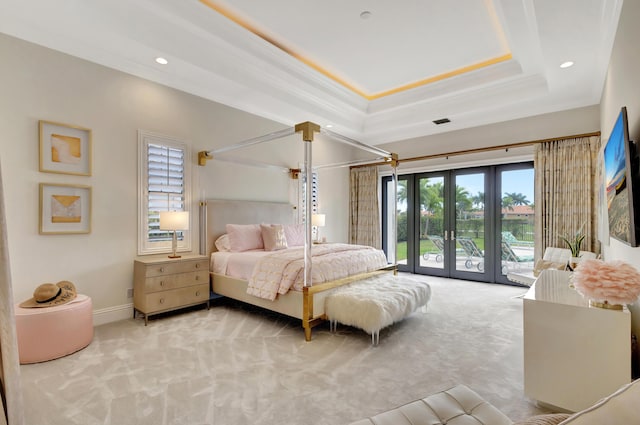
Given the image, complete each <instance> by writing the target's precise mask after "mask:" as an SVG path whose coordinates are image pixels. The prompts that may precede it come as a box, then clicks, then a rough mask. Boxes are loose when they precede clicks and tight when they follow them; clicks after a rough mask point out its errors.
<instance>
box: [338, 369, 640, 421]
mask: <svg viewBox="0 0 640 425" xmlns="http://www.w3.org/2000/svg"><path fill="white" fill-rule="evenodd" d="M438 424H449V425H464V424H485V425H640V379H638V380H635V381H633V382H631V383H629V384H627V385H624V386H623V387H621V388H620V389H618V390H617V391H616V392H614V393H613V394H611V395H609V396H608V397H606V398H603V399H602V400H600V401H598V402H597V403H596V404H594V405H593V406H591V407H589V408H587V409H585V410H583V411H581V412H577V413H574V414H547V415H538V416H533V417H531V418H528V419H525V420H522V421H519V422H515V423H514V422H512V421H511V420H510V419H509V418H508V417H507V416H505V415H504V414H503V413H502V412H500V411H499V410H498V409H497V408H496V407H495V406H493V405H491V404H489V403H488V402H487V401H485V400H484V399H482V397H480V396H479V395H478V394H477V393H476V392H474V391H473V390H471V389H469V388H468V387H466V386H464V385H457V386H455V387H453V388H450V389H448V390H446V391H442V392H439V393H436V394H432V395H430V396H428V397H425V398H423V399H421V400H416V401H413V402H411V403H408V404H405V405H403V406H400V407H397V408H395V409H391V410H388V411H386V412H383V413H380V414H378V415H375V416H372V417H370V418H367V419H361V420H359V421H356V422H352V423H351V424H350V425H438Z"/></svg>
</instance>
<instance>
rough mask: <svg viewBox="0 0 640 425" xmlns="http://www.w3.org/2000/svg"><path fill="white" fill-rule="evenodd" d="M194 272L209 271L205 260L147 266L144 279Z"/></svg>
mask: <svg viewBox="0 0 640 425" xmlns="http://www.w3.org/2000/svg"><path fill="white" fill-rule="evenodd" d="M196 271H205V272H208V271H209V264H208V263H207V260H193V261H186V260H183V261H176V262H171V263H160V264H147V266H146V267H145V273H144V274H145V277H154V276H163V275H171V274H176V273H187V272H196Z"/></svg>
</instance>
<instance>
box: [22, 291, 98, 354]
mask: <svg viewBox="0 0 640 425" xmlns="http://www.w3.org/2000/svg"><path fill="white" fill-rule="evenodd" d="M16 331H17V334H18V353H19V355H20V364H26V363H37V362H44V361H47V360H53V359H57V358H59V357H62V356H66V355H67V354H71V353H75V352H76V351H78V350H80V349H82V348H84V347H86V346H87V345H89V343H90V342H91V340H92V339H93V304H92V303H91V298H89V297H88V296H86V295H82V294H78V295H77V297H76V299H75V300H73V301H71V302H70V303H67V304H63V305H59V306H55V307H44V308H21V307H19V306H17V305H16Z"/></svg>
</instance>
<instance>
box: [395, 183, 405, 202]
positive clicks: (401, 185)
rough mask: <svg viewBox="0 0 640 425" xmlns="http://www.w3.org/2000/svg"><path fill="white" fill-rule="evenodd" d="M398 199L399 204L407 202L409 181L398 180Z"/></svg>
mask: <svg viewBox="0 0 640 425" xmlns="http://www.w3.org/2000/svg"><path fill="white" fill-rule="evenodd" d="M396 197H397V198H398V203H399V204H401V203H403V202H405V203H406V202H407V181H406V180H398V193H396Z"/></svg>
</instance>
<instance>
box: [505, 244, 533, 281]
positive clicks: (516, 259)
mask: <svg viewBox="0 0 640 425" xmlns="http://www.w3.org/2000/svg"><path fill="white" fill-rule="evenodd" d="M500 246H501V251H502V262H503V267H502V273H503V274H507V272H508V270H509V264H512V263H530V262H533V256H532V255H523V256H520V255H518V254H516V253H515V252H514V251H513V248H511V244H509V242H507V241H506V240H504V239H502V241H501V243H500ZM504 263H506V264H504Z"/></svg>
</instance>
